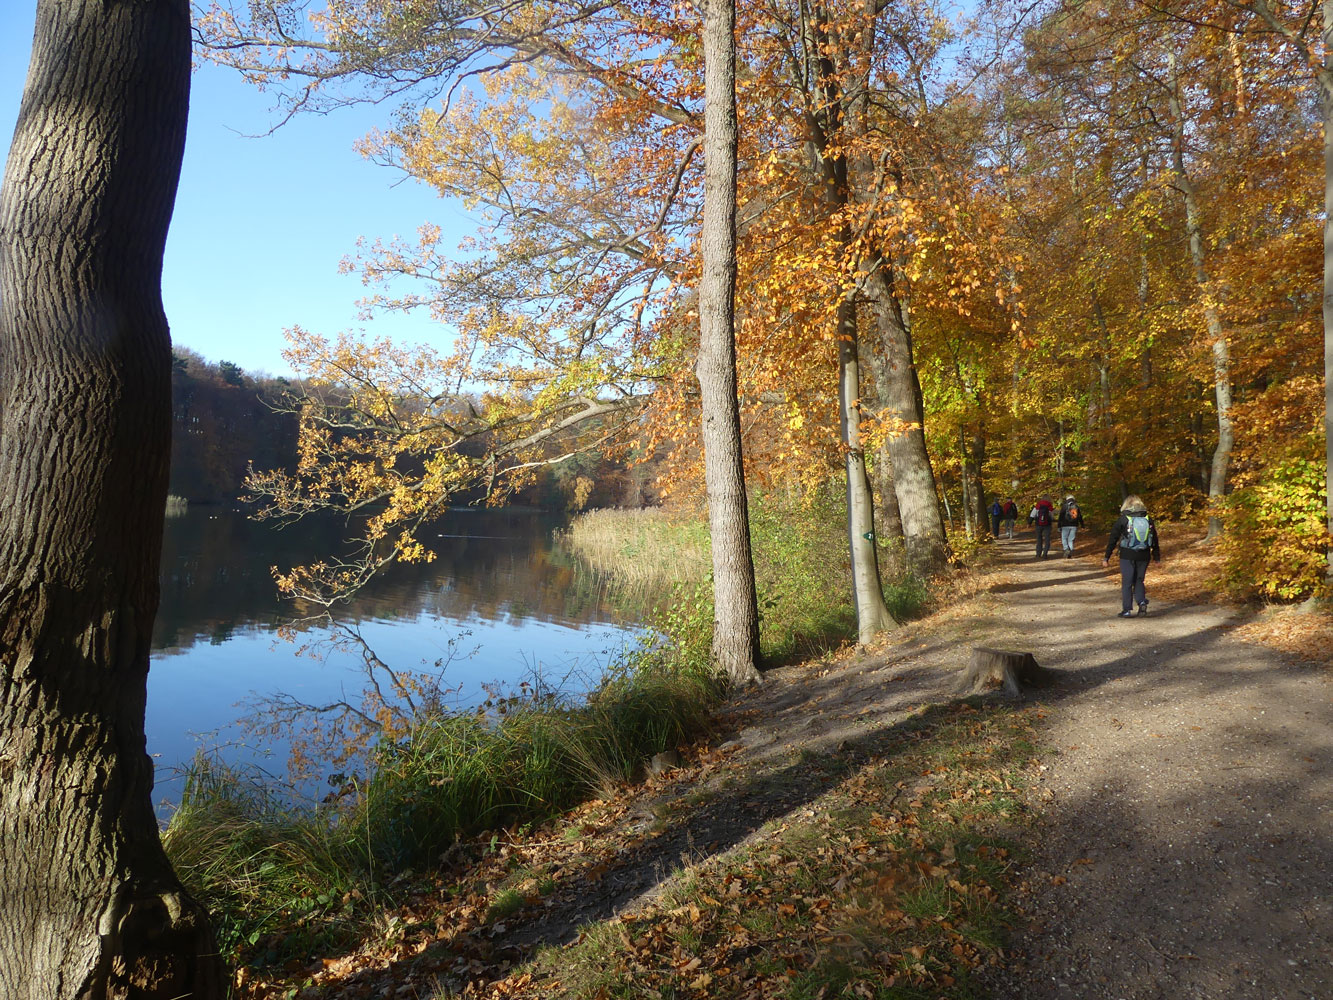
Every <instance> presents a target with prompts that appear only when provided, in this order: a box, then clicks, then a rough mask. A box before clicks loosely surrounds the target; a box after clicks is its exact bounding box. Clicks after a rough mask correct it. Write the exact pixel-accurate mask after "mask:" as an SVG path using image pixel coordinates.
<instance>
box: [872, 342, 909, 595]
mask: <svg viewBox="0 0 1333 1000" xmlns="http://www.w3.org/2000/svg"><path fill="white" fill-rule="evenodd" d="M872 356H873V352H872ZM875 472H876V475H875V480H876V482H875V492H876V495H877V496H878V497H879V507H878V514H879V517H878V522H879V527H878V534H879V536H880V538H881V540H887V542H888V547H887V548H884V547H881V548H880V549H879V551H880V552H888V553H889V554H890V556H889V560H890V561H889V566H888V571H889V573H890V574H891V575H892V576H898V575H899V574H900V573H902V571H903V551H904V546H905V542H904V541H903V518H902V514H900V513H899V512H898V491H897V489H896V488H895V486H894V484H893V459H892V458H890V457H889V448H888V443H887V442H884V443H881V444H880V446H879V451H878V454H877V456H876V460H875Z"/></svg>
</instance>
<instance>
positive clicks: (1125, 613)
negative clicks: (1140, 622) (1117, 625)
mask: <svg viewBox="0 0 1333 1000" xmlns="http://www.w3.org/2000/svg"><path fill="white" fill-rule="evenodd" d="M1116 617H1117V618H1133V617H1134V612H1133V611H1122V612H1120V614H1118V615H1116Z"/></svg>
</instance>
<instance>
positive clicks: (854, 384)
mask: <svg viewBox="0 0 1333 1000" xmlns="http://www.w3.org/2000/svg"><path fill="white" fill-rule="evenodd" d="M838 334H839V335H838V402H839V409H840V411H841V423H842V448H843V454H844V456H845V462H846V467H847V538H848V542H849V545H850V546H851V557H852V586H853V593H854V595H855V598H856V631H857V637H858V639H859V641H860V642H861V643H862V644H865V643H868V642H871V641H873V640H874V638H875V636H877V635H878V634H879V633H881V632H883V631H885V630H886V629H890V628H893V627H894V626H895V625H896V624H897V623H896V622H895V621H894V620H893V616H892V615H890V614H889V609H888V606H887V605H885V603H884V585H883V582H882V581H881V580H880V576H879V562H878V560H877V558H876V555H877V554H876V551H875V549H876V546H875V508H874V502H873V500H872V499H871V493H870V479H869V477H868V476H867V475H866V461H865V451H864V450H863V449H862V446H861V376H860V363H859V361H858V359H857V351H856V305H855V304H854V303H852V302H851V301H844V302H843V303H842V305H841V306H839V309H838Z"/></svg>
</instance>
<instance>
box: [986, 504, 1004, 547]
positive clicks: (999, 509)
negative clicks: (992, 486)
mask: <svg viewBox="0 0 1333 1000" xmlns="http://www.w3.org/2000/svg"><path fill="white" fill-rule="evenodd" d="M989 510H990V533H991V537H992V538H999V537H1000V519H1001V518H1002V517H1004V504H1002V503H1000V498H999V497H996V498H995V499H994V500H992V501H991V505H990V508H989Z"/></svg>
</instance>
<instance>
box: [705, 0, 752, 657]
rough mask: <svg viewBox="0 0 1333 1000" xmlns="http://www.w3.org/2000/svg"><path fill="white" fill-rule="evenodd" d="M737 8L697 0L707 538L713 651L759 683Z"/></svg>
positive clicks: (729, 2) (724, 0)
mask: <svg viewBox="0 0 1333 1000" xmlns="http://www.w3.org/2000/svg"><path fill="white" fill-rule="evenodd" d="M735 25H736V7H735V3H734V0H706V2H705V3H704V26H703V47H704V218H703V231H702V234H701V237H700V243H701V250H702V256H703V275H702V277H701V279H700V282H699V359H698V361H697V362H696V363H695V368H694V371H695V374H696V375H697V376H698V379H699V393H700V397H701V407H702V411H703V412H702V420H703V443H704V481H705V485H706V488H707V491H708V526H709V532H710V534H711V535H712V539H713V607H714V618H713V657H714V659H715V660H716V661H717V665H718V667H719V669H720V670H722V671H723V672H724V673H725V674H726V675H727V676H728V677H729V678H731V680H732V681H733V682H736V683H747V682H749V681H753V680H757V679H758V677H759V671H758V669H757V668H756V666H755V663H756V661H757V660H758V658H759V601H758V598H757V596H756V594H755V586H754V558H753V556H752V555H751V552H750V512H749V507H748V505H747V502H746V496H745V467H744V463H743V461H742V457H741V420H740V410H739V407H738V404H737V401H736V340H735V334H734V323H735V315H736V43H735V36H734V31H735Z"/></svg>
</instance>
